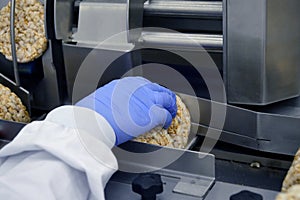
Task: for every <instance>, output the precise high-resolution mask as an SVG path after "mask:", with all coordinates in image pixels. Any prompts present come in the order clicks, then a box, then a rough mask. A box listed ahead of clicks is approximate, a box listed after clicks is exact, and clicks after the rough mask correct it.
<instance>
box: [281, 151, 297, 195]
mask: <svg viewBox="0 0 300 200" xmlns="http://www.w3.org/2000/svg"><path fill="white" fill-rule="evenodd" d="M297 184H300V149H299V150H298V152H297V153H296V155H295V158H294V161H293V163H292V166H291V167H290V169H289V171H288V173H287V175H286V177H285V179H284V181H283V184H282V189H281V190H282V192H286V191H288V190H289V188H290V187H292V186H293V185H297Z"/></svg>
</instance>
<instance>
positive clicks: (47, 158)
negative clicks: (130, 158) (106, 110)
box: [0, 106, 118, 200]
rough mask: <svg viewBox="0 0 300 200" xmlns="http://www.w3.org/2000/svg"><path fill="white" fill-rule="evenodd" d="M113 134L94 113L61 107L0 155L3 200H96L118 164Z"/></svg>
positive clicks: (27, 128) (0, 195) (25, 130)
mask: <svg viewBox="0 0 300 200" xmlns="http://www.w3.org/2000/svg"><path fill="white" fill-rule="evenodd" d="M114 144H115V134H114V131H113V129H112V128H111V126H110V125H109V124H108V122H107V121H106V120H105V119H104V118H103V117H102V116H101V115H99V114H97V113H96V112H94V111H92V110H89V109H86V108H81V107H76V106H62V107H59V108H56V109H55V110H53V111H51V112H50V113H49V114H48V116H47V117H46V119H45V120H44V121H35V122H32V123H30V124H28V125H26V126H25V127H24V128H23V129H22V130H21V131H20V133H19V134H18V135H17V137H16V138H15V139H14V140H13V141H12V142H11V143H9V144H8V145H6V146H5V147H3V149H2V150H1V151H0V199H1V200H2V199H3V200H4V199H5V200H29V199H30V200H52V199H53V200H54V199H55V200H60V199H62V200H86V199H87V200H96V199H97V200H100V199H104V187H105V184H106V183H107V182H108V180H109V178H110V177H111V175H112V174H113V173H114V172H115V171H116V170H117V168H118V164H117V161H116V158H115V156H114V155H113V153H112V151H111V148H112V147H113V146H114Z"/></svg>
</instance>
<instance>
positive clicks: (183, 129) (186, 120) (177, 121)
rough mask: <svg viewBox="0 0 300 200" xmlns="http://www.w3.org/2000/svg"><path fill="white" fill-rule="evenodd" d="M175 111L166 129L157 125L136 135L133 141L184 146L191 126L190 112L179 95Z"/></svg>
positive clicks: (177, 146) (175, 146)
mask: <svg viewBox="0 0 300 200" xmlns="http://www.w3.org/2000/svg"><path fill="white" fill-rule="evenodd" d="M176 104H177V113H176V117H175V118H174V119H173V121H172V124H171V126H170V127H169V128H168V129H167V130H166V129H163V128H162V127H161V126H158V127H156V128H154V129H152V130H151V131H149V132H147V133H145V134H143V135H140V136H138V137H137V138H135V139H134V141H138V142H144V143H149V144H155V145H159V146H168V147H173V148H185V147H186V145H187V142H188V137H189V133H190V128H191V117H190V113H189V111H188V109H187V107H186V106H185V104H184V103H183V102H182V100H181V99H180V97H179V96H176Z"/></svg>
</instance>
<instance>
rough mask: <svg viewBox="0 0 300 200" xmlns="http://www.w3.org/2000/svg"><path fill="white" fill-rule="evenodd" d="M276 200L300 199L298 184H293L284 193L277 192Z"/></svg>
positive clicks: (299, 186)
mask: <svg viewBox="0 0 300 200" xmlns="http://www.w3.org/2000/svg"><path fill="white" fill-rule="evenodd" d="M276 200H300V185H293V186H292V187H290V188H289V189H288V190H287V191H286V192H285V193H279V194H278V195H277V198H276Z"/></svg>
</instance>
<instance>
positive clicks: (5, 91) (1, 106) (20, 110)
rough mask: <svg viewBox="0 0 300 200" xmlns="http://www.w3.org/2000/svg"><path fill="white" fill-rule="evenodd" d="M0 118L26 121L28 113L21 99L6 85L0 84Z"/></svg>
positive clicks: (28, 118) (28, 119)
mask: <svg viewBox="0 0 300 200" xmlns="http://www.w3.org/2000/svg"><path fill="white" fill-rule="evenodd" d="M0 119H2V120H8V121H16V122H23V123H28V122H30V117H29V114H28V112H27V110H26V107H25V106H24V105H23V104H22V101H21V99H20V98H19V97H18V96H17V95H16V94H15V93H13V92H12V91H11V90H10V89H9V88H8V87H5V86H3V85H2V84H0Z"/></svg>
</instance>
